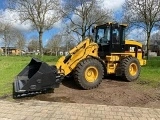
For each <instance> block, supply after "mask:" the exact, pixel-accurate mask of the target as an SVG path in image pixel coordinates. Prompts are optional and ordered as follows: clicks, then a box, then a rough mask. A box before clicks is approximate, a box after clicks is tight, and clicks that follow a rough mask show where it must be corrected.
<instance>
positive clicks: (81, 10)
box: [64, 0, 111, 40]
mask: <svg viewBox="0 0 160 120" xmlns="http://www.w3.org/2000/svg"><path fill="white" fill-rule="evenodd" d="M98 2H102V0H99V1H98V0H69V1H67V2H66V3H65V5H64V6H65V10H66V11H68V15H67V18H68V19H69V20H70V24H69V27H70V28H71V30H70V32H74V33H76V34H77V35H79V36H81V39H82V40H84V38H85V37H86V35H87V34H90V28H91V26H92V25H93V24H99V23H106V22H107V21H108V20H110V19H111V12H110V11H109V10H108V11H107V10H104V9H102V8H101V7H100V6H99V3H98Z"/></svg>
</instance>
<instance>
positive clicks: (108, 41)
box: [94, 23, 126, 58]
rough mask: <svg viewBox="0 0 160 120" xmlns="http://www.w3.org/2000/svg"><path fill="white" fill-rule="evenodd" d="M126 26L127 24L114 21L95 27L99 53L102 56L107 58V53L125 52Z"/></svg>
mask: <svg viewBox="0 0 160 120" xmlns="http://www.w3.org/2000/svg"><path fill="white" fill-rule="evenodd" d="M125 27H126V25H118V24H113V23H107V24H103V25H99V26H96V27H95V29H94V36H95V40H94V42H95V43H97V44H98V46H99V50H98V54H99V56H100V57H101V58H105V57H106V55H111V53H121V52H124V44H125Z"/></svg>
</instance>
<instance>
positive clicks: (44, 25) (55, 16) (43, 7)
mask: <svg viewBox="0 0 160 120" xmlns="http://www.w3.org/2000/svg"><path fill="white" fill-rule="evenodd" d="M9 5H10V8H12V9H15V10H17V11H18V12H19V15H20V19H21V20H22V22H24V21H30V22H31V23H32V25H33V27H34V28H35V29H36V30H37V32H38V34H39V48H40V54H41V55H43V43H42V36H43V33H44V32H45V31H46V30H48V29H51V28H52V27H53V24H54V23H56V22H57V21H59V20H60V19H61V18H62V16H63V15H62V14H61V12H60V8H61V7H60V0H9Z"/></svg>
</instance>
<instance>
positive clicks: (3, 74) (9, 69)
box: [0, 56, 160, 96]
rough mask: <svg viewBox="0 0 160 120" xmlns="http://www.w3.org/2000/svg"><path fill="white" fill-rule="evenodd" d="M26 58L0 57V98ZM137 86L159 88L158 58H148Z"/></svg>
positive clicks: (50, 61) (47, 58)
mask: <svg viewBox="0 0 160 120" xmlns="http://www.w3.org/2000/svg"><path fill="white" fill-rule="evenodd" d="M58 59H59V57H54V56H44V57H42V58H41V60H42V61H44V62H47V63H48V64H50V65H53V64H55V63H56V61H57V60H58ZM30 60H31V57H26V56H22V57H20V56H8V57H5V56H0V96H4V95H11V93H12V82H13V81H14V78H15V76H16V75H17V74H18V73H19V72H20V71H21V70H22V69H23V68H24V67H25V66H26V65H27V64H28V63H29V62H30ZM136 83H138V84H145V85H149V86H152V87H160V57H155V58H150V59H149V60H148V61H147V65H146V66H145V67H142V70H141V75H140V78H139V80H138V81H137V82H136Z"/></svg>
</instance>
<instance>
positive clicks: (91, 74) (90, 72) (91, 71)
mask: <svg viewBox="0 0 160 120" xmlns="http://www.w3.org/2000/svg"><path fill="white" fill-rule="evenodd" d="M97 78H98V70H97V68H96V67H94V66H91V67H88V68H87V69H86V70H85V79H86V80H87V81H88V82H94V81H95V80H96V79H97Z"/></svg>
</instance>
